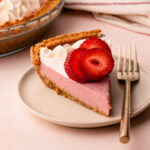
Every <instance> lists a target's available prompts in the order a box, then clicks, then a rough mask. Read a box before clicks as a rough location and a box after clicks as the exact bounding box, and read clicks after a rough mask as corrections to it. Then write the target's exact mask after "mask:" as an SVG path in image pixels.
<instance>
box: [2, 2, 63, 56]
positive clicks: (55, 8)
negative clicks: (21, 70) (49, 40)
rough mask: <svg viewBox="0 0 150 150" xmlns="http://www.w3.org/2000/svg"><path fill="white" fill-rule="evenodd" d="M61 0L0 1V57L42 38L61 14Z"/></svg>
mask: <svg viewBox="0 0 150 150" xmlns="http://www.w3.org/2000/svg"><path fill="white" fill-rule="evenodd" d="M63 3H64V0H0V57H1V56H6V55H8V54H11V53H13V52H17V51H20V50H22V49H24V48H26V47H28V46H29V45H31V44H32V43H34V42H36V40H37V39H38V38H39V37H41V36H42V35H43V34H44V33H45V32H46V31H47V29H49V25H50V23H51V21H52V20H54V19H55V18H56V17H57V16H58V14H59V13H60V12H61V9H62V6H63Z"/></svg>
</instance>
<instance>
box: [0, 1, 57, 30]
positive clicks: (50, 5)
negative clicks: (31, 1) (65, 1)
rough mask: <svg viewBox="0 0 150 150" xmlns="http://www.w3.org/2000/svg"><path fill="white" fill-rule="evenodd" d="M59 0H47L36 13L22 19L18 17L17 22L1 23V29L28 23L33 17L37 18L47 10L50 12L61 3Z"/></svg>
mask: <svg viewBox="0 0 150 150" xmlns="http://www.w3.org/2000/svg"><path fill="white" fill-rule="evenodd" d="M59 1H60V0H46V1H45V2H44V3H43V5H42V7H41V8H40V9H39V10H37V11H35V12H34V13H32V14H30V15H28V16H25V17H24V18H23V19H22V20H17V19H16V20H15V22H6V23H5V24H3V25H0V29H3V28H9V27H12V26H16V25H19V24H23V23H26V22H28V21H31V20H33V19H36V18H38V17H40V16H42V15H44V14H45V13H46V12H48V11H49V10H51V9H52V8H54V7H55V6H56V5H57V4H58V3H59Z"/></svg>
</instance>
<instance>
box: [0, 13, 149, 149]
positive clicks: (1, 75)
mask: <svg viewBox="0 0 150 150" xmlns="http://www.w3.org/2000/svg"><path fill="white" fill-rule="evenodd" d="M95 28H101V29H102V30H103V32H104V33H105V34H106V35H107V37H108V38H109V39H110V40H111V41H112V43H113V46H112V50H113V54H117V53H118V46H119V45H128V44H136V45H137V48H138V56H139V62H140V63H141V64H143V65H145V66H146V67H148V68H149V69H150V58H149V56H150V37H148V36H144V35H140V34H136V33H133V32H130V31H126V30H124V29H120V28H117V27H114V26H111V25H108V24H105V23H103V22H99V21H97V20H95V19H94V17H93V16H92V15H91V14H90V13H86V12H75V11H68V10H67V11H66V10H65V11H63V13H62V14H61V15H60V16H59V17H58V18H57V19H56V20H55V21H54V22H53V23H52V25H51V27H50V29H49V32H48V33H47V35H46V36H45V37H44V38H47V37H49V36H50V35H51V36H55V35H59V34H63V33H71V32H78V31H83V30H90V29H95ZM31 66H32V65H31V62H30V58H29V49H27V50H25V51H22V52H20V53H17V54H14V55H11V56H8V57H4V58H0V150H50V149H52V150H69V149H71V150H84V149H85V150H91V149H95V150H100V149H105V150H109V149H111V150H120V149H121V150H142V149H144V150H149V149H150V140H149V139H150V117H149V116H150V107H149V108H148V109H147V110H145V111H144V112H143V113H141V114H140V115H139V116H137V117H135V118H134V119H132V121H131V141H130V143H128V144H126V145H123V144H120V142H119V140H118V135H119V125H113V126H109V127H103V128H95V129H75V128H67V127H63V126H59V125H55V124H52V123H50V122H48V121H45V120H42V119H40V118H38V117H36V116H35V115H33V114H32V113H31V112H29V111H28V110H26V109H25V108H24V106H23V105H22V104H21V103H20V99H19V96H18V94H17V84H18V80H19V78H20V77H21V76H22V74H23V73H24V72H25V71H26V70H27V69H28V68H29V67H31ZM143 94H144V89H143ZM141 100H142V99H141Z"/></svg>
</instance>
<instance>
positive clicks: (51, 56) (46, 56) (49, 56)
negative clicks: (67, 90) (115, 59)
mask: <svg viewBox="0 0 150 150" xmlns="http://www.w3.org/2000/svg"><path fill="white" fill-rule="evenodd" d="M100 38H101V39H102V40H104V41H105V42H106V43H107V44H108V45H109V47H111V43H110V41H109V40H106V38H105V37H102V36H100ZM84 41H85V39H82V40H79V41H77V42H75V43H74V44H73V45H69V44H65V45H63V46H61V45H58V46H56V47H55V48H54V49H53V50H51V49H48V48H47V47H41V51H40V60H41V62H42V63H44V64H45V65H46V66H47V67H49V68H52V69H53V70H55V71H56V72H58V73H60V74H61V75H63V76H65V77H66V78H68V75H67V74H66V72H65V69H64V62H65V60H66V57H67V54H68V53H69V52H71V51H73V50H74V49H77V48H79V47H80V45H81V44H82V43H83V42H84Z"/></svg>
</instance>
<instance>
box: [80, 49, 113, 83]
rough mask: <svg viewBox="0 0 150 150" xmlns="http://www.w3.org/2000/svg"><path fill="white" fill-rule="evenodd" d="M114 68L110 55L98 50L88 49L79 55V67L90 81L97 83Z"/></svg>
mask: <svg viewBox="0 0 150 150" xmlns="http://www.w3.org/2000/svg"><path fill="white" fill-rule="evenodd" d="M113 66H114V60H113V58H112V56H111V54H110V53H109V52H108V51H106V50H104V49H99V48H94V49H89V50H87V51H84V52H82V53H81V55H80V59H79V67H80V70H81V71H82V73H83V74H86V75H87V77H88V78H89V79H90V80H91V81H99V80H101V79H102V78H103V77H105V76H106V75H108V74H109V73H110V72H111V71H112V69H113Z"/></svg>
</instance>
